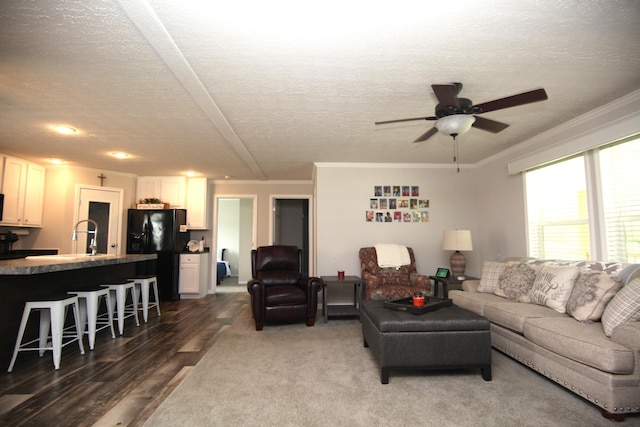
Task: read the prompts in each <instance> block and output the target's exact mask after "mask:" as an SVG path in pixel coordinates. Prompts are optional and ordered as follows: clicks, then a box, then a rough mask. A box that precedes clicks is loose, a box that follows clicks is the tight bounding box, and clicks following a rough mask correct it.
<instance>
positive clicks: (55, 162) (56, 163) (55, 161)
mask: <svg viewBox="0 0 640 427" xmlns="http://www.w3.org/2000/svg"><path fill="white" fill-rule="evenodd" d="M47 161H48V162H49V163H52V164H54V165H62V164H64V160H62V159H47Z"/></svg>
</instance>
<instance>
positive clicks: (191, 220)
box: [186, 178, 209, 230]
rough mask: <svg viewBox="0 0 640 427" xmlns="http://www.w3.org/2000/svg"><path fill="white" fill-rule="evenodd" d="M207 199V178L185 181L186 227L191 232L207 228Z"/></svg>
mask: <svg viewBox="0 0 640 427" xmlns="http://www.w3.org/2000/svg"><path fill="white" fill-rule="evenodd" d="M208 207H209V201H208V198H207V178H189V179H188V180H187V201H186V208H187V227H188V228H189V229H191V230H206V229H208V228H209V224H208V217H209V215H208V213H209V209H208Z"/></svg>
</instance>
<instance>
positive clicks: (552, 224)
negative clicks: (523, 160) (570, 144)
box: [525, 156, 590, 260]
mask: <svg viewBox="0 0 640 427" xmlns="http://www.w3.org/2000/svg"><path fill="white" fill-rule="evenodd" d="M525 185H526V195H527V222H528V244H529V256H532V257H536V258H543V259H564V260H572V259H590V244H589V217H588V209H587V184H586V175H585V165H584V156H578V157H574V158H571V159H568V160H563V161H560V162H558V163H554V164H552V165H549V166H545V167H542V168H540V169H534V170H532V171H528V172H526V173H525Z"/></svg>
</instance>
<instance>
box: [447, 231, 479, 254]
mask: <svg viewBox="0 0 640 427" xmlns="http://www.w3.org/2000/svg"><path fill="white" fill-rule="evenodd" d="M442 250H443V251H472V250H473V243H472V242H471V231H470V230H445V231H444V232H443V233H442Z"/></svg>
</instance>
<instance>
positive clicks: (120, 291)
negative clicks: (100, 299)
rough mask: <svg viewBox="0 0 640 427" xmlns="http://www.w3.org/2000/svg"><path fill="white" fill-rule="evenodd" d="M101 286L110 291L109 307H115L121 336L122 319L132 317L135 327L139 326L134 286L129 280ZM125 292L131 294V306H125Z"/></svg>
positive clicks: (122, 328) (122, 329)
mask: <svg viewBox="0 0 640 427" xmlns="http://www.w3.org/2000/svg"><path fill="white" fill-rule="evenodd" d="M101 286H104V287H106V288H109V290H110V291H111V307H113V304H114V303H115V305H116V315H117V316H118V332H120V335H122V332H123V331H124V319H127V318H129V317H133V318H134V319H135V320H136V326H140V322H139V321H138V310H137V307H136V306H137V302H138V300H137V298H136V286H135V284H134V282H132V281H131V280H124V281H121V282H113V283H104V284H102V285H101ZM127 291H129V292H130V293H131V304H130V305H127V304H126V302H127Z"/></svg>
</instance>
